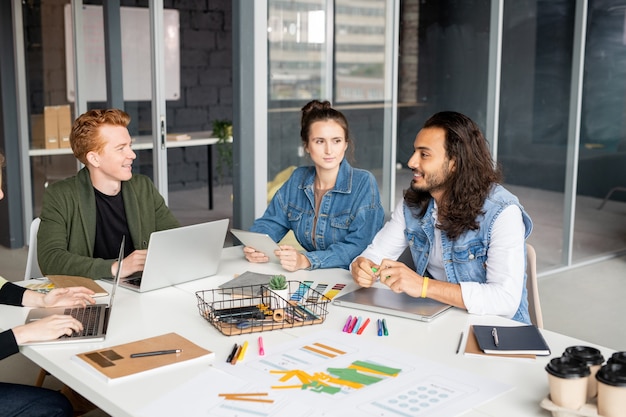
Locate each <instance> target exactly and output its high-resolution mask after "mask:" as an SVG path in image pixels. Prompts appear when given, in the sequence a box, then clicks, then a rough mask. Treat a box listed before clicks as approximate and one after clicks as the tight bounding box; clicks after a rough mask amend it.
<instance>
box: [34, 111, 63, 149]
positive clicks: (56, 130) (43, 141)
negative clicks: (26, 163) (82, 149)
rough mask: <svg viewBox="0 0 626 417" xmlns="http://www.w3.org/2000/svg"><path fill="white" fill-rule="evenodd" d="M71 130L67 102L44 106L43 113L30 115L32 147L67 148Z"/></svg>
mask: <svg viewBox="0 0 626 417" xmlns="http://www.w3.org/2000/svg"><path fill="white" fill-rule="evenodd" d="M71 131H72V115H71V109H70V106H69V104H66V105H62V106H45V107H44V109H43V114H33V115H31V134H32V138H33V148H36V149H55V148H69V147H70V132H71Z"/></svg>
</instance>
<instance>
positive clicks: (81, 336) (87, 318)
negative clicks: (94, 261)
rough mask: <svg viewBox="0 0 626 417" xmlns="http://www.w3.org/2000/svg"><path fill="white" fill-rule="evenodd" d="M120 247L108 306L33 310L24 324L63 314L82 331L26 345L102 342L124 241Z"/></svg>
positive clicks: (118, 278)
mask: <svg viewBox="0 0 626 417" xmlns="http://www.w3.org/2000/svg"><path fill="white" fill-rule="evenodd" d="M125 240H126V238H125V237H122V244H121V245H120V252H119V255H118V256H117V262H118V268H117V273H116V274H115V278H114V279H113V287H112V288H111V298H109V303H108V304H92V305H88V306H86V307H52V308H33V309H31V310H30V311H29V312H28V316H27V317H26V323H30V322H32V321H35V320H40V319H43V318H45V317H48V316H51V315H53V314H64V315H70V316H73V317H74V318H75V319H77V320H78V321H80V322H81V323H83V331H82V332H80V333H77V332H74V333H73V334H72V335H71V336H65V335H64V336H61V337H60V338H58V339H53V340H47V341H43V342H32V343H26V344H28V345H39V344H55V343H67V342H99V341H102V340H104V338H105V336H106V333H107V329H108V327H109V319H110V318H111V311H112V310H113V300H114V298H115V290H116V289H117V287H118V285H119V283H120V271H121V270H122V261H123V260H124V241H125Z"/></svg>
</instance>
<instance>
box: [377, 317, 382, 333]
mask: <svg viewBox="0 0 626 417" xmlns="http://www.w3.org/2000/svg"><path fill="white" fill-rule="evenodd" d="M377 323H378V335H379V336H382V335H383V321H382V320H381V319H378V322H377Z"/></svg>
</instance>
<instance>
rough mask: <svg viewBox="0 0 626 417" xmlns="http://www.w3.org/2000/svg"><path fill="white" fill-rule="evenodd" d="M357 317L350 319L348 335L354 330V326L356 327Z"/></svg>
mask: <svg viewBox="0 0 626 417" xmlns="http://www.w3.org/2000/svg"><path fill="white" fill-rule="evenodd" d="M356 320H357V316H354V317H352V323H350V327H348V333H352V330H354V326H356Z"/></svg>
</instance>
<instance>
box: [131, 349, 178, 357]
mask: <svg viewBox="0 0 626 417" xmlns="http://www.w3.org/2000/svg"><path fill="white" fill-rule="evenodd" d="M182 351H183V350H182V349H169V350H155V351H154V352H141V353H131V355H130V357H131V358H141V357H144V356H158V355H170V354H172V353H180V352H182Z"/></svg>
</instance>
